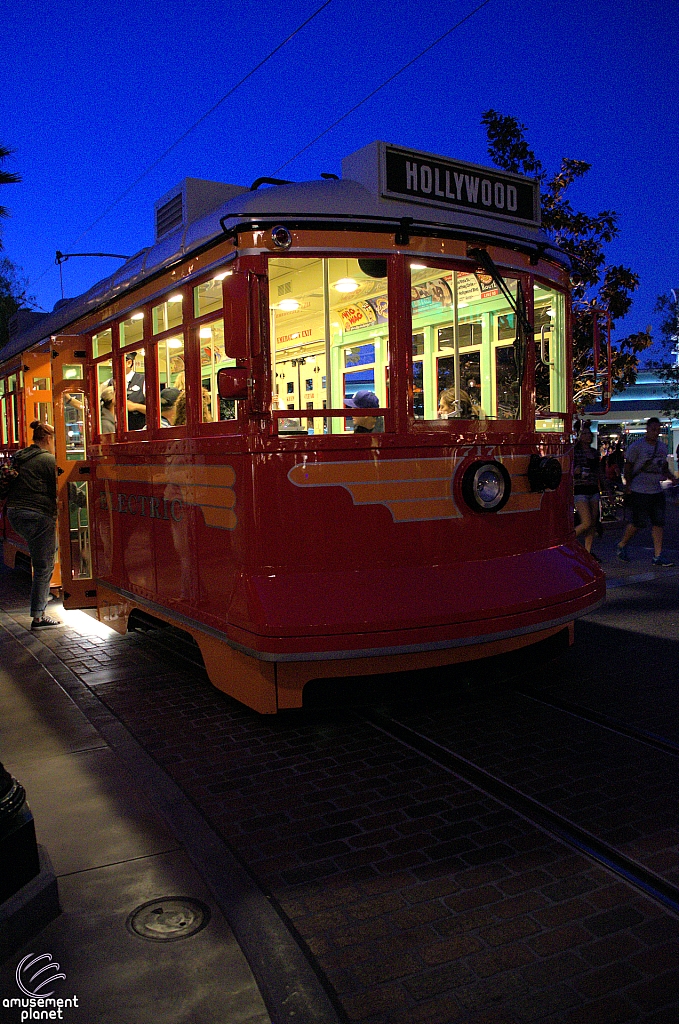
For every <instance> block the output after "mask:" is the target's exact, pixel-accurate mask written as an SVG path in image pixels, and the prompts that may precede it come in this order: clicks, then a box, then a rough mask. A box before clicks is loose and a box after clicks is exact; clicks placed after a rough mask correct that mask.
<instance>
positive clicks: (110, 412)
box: [99, 387, 116, 434]
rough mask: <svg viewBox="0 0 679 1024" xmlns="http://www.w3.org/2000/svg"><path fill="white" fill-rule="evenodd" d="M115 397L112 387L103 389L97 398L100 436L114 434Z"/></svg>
mask: <svg viewBox="0 0 679 1024" xmlns="http://www.w3.org/2000/svg"><path fill="white" fill-rule="evenodd" d="M115 397H116V392H115V388H113V387H107V388H103V389H102V392H101V395H100V396H99V402H100V405H101V410H100V416H101V432H102V434H115V432H116V412H115Z"/></svg>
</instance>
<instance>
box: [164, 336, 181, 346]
mask: <svg viewBox="0 0 679 1024" xmlns="http://www.w3.org/2000/svg"><path fill="white" fill-rule="evenodd" d="M182 345H183V342H182V341H180V339H179V338H168V339H167V347H168V348H181V347H182Z"/></svg>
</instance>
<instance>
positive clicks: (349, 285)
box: [333, 277, 358, 294]
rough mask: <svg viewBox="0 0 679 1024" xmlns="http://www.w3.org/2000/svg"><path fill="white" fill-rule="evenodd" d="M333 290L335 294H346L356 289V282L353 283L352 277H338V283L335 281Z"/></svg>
mask: <svg viewBox="0 0 679 1024" xmlns="http://www.w3.org/2000/svg"><path fill="white" fill-rule="evenodd" d="M333 288H334V289H335V291H337V292H342V293H346V294H348V293H349V292H355V291H356V290H357V289H358V281H354V279H353V277H340V279H339V281H336V282H335V284H334V285H333Z"/></svg>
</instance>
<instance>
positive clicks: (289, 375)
mask: <svg viewBox="0 0 679 1024" xmlns="http://www.w3.org/2000/svg"><path fill="white" fill-rule="evenodd" d="M388 312H389V303H388V288H387V261H386V260H384V259H382V260H380V259H365V260H364V259H350V258H347V259H340V258H333V259H306V258H303V257H301V258H292V257H285V258H271V259H270V260H269V313H270V337H271V364H272V365H271V371H272V373H271V377H272V381H273V382H274V394H273V407H274V409H277V410H279V411H280V410H288V411H290V413H291V415H290V417H286V418H278V419H277V420H276V422H277V425H278V432H279V433H282V434H295V433H302V434H323V433H352V432H357V429H358V428H359V427H360V428H361V429H360V430H359V431H358V432H361V433H364V432H369V433H375V432H378V431H381V430H383V429H384V423H383V418H382V417H380V416H379V415H378V416H371V415H362V416H358V415H355V416H354V418H351V417H347V416H346V415H342V416H334V417H333V416H323V410H324V409H343V408H353V405H354V403H356V407H357V408H365V409H367V410H372V409H374V408H381V409H387V408H389V387H388V381H389V374H388V368H389V324H388ZM302 412H304V415H302ZM358 421H360V422H358Z"/></svg>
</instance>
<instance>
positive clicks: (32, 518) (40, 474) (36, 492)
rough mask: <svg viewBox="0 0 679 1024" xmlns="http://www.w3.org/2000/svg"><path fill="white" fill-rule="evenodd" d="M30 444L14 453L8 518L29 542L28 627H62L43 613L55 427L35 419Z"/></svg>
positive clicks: (53, 518) (52, 545)
mask: <svg viewBox="0 0 679 1024" xmlns="http://www.w3.org/2000/svg"><path fill="white" fill-rule="evenodd" d="M31 428H32V430H33V444H32V445H30V446H29V447H28V448H23V449H22V450H21V451H20V452H17V454H16V455H15V456H14V465H15V466H16V468H17V469H18V470H19V476H18V478H17V479H16V481H15V482H14V483H13V485H12V489H11V491H10V493H9V497H8V498H7V518H8V519H9V521H10V524H11V526H12V529H14V530H16V532H17V533H18V534H19V536H20V537H23V538H24V540H25V541H26V543H27V544H28V550H29V553H30V556H31V565H32V567H33V584H32V586H31V617H32V619H33V621H32V623H31V629H43V628H45V627H51V626H62V625H63V623H62V622H60V621H59V620H58V619H52V618H50V617H49V615H45V608H46V606H47V602H48V600H49V595H50V580H51V579H52V572H53V571H54V557H55V553H56V533H57V530H56V527H57V465H56V462H55V459H54V427H52V426H50V424H49V423H40V422H39V421H38V420H34V421H33V423H31Z"/></svg>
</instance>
